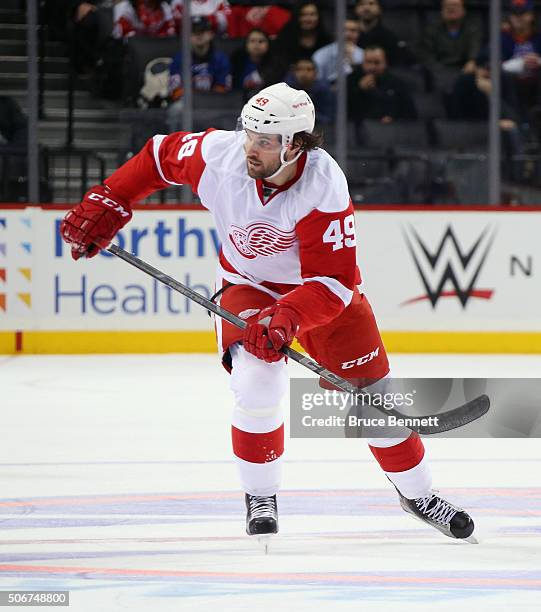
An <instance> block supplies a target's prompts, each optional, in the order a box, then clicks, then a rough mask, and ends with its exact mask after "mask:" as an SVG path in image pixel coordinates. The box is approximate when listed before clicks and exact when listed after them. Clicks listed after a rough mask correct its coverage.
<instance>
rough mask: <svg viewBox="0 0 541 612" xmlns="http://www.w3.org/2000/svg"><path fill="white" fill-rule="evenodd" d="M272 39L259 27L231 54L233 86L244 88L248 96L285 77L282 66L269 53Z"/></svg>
mask: <svg viewBox="0 0 541 612" xmlns="http://www.w3.org/2000/svg"><path fill="white" fill-rule="evenodd" d="M269 49H270V39H269V37H268V35H267V34H266V33H265V32H264V31H263V30H260V29H259V28H254V29H253V30H252V31H251V32H250V33H249V34H248V36H247V38H246V42H245V45H244V47H243V48H242V49H238V50H237V51H235V52H234V53H233V55H232V56H231V66H232V75H233V88H234V89H241V90H244V92H245V93H246V96H247V98H248V97H250V96H251V95H253V93H254V92H255V91H258V90H259V89H262V88H263V87H266V86H267V85H272V83H276V82H278V81H279V80H281V79H282V78H283V73H282V70H281V69H280V66H279V65H278V64H277V63H276V62H275V61H274V59H273V57H272V56H271V54H270V53H269Z"/></svg>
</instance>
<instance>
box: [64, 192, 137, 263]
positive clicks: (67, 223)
mask: <svg viewBox="0 0 541 612" xmlns="http://www.w3.org/2000/svg"><path fill="white" fill-rule="evenodd" d="M131 217H132V212H131V208H130V207H129V206H128V205H127V204H126V203H125V202H123V201H122V200H120V199H119V198H117V197H115V196H113V195H112V194H111V193H110V191H109V189H108V188H107V187H104V186H103V185H96V186H95V187H92V189H90V190H89V191H87V192H86V194H85V196H84V198H83V201H82V202H81V203H80V204H77V206H74V207H73V208H72V209H71V210H70V211H69V212H68V213H67V214H66V216H65V217H64V220H63V221H62V223H61V225H60V234H61V236H62V238H63V240H64V242H67V243H68V244H69V245H71V256H72V257H73V259H75V260H77V259H79V258H80V257H94V255H97V254H98V253H99V251H100V249H105V248H107V247H108V246H109V243H110V242H111V240H112V239H113V238H114V237H115V235H116V233H117V232H118V230H120V229H122V228H123V227H124V226H125V225H126V223H128V221H129V220H130V219H131Z"/></svg>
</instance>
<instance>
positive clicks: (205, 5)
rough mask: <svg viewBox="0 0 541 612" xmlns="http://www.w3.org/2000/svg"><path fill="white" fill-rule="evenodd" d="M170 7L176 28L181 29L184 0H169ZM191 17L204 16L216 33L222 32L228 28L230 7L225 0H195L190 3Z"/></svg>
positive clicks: (179, 30)
mask: <svg viewBox="0 0 541 612" xmlns="http://www.w3.org/2000/svg"><path fill="white" fill-rule="evenodd" d="M171 8H172V10H173V17H174V19H175V24H176V26H177V30H178V32H179V33H180V32H181V31H182V12H183V10H184V0H171ZM190 12H191V16H192V19H193V18H194V17H205V18H206V19H207V20H208V21H209V23H210V25H211V27H212V29H213V31H214V32H215V33H216V34H224V33H225V32H227V29H228V25H229V24H228V22H229V17H230V15H231V7H230V6H229V2H228V1H227V0H196V1H195V2H193V1H192V3H191V5H190Z"/></svg>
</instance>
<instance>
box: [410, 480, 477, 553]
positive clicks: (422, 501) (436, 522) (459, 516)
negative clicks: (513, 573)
mask: <svg viewBox="0 0 541 612" xmlns="http://www.w3.org/2000/svg"><path fill="white" fill-rule="evenodd" d="M398 496H399V497H400V505H401V506H402V508H403V509H404V510H405V511H406V512H408V513H409V514H412V515H413V516H415V517H416V518H418V519H420V520H421V521H423V522H424V523H428V524H429V525H432V527H435V528H436V529H437V530H438V531H441V532H442V533H443V534H445V535H446V536H449V537H450V538H456V539H458V540H468V542H471V543H476V542H477V540H476V539H475V538H474V537H473V536H472V533H473V529H474V523H473V520H472V518H471V516H470V515H469V514H468V513H467V512H465V511H464V510H462V508H457V507H456V506H453V504H451V503H449V502H448V501H446V500H445V499H443V498H442V497H440V496H439V495H438V494H437V491H434V490H433V491H431V492H430V493H429V494H428V495H425V496H424V497H418V498H417V499H407V498H405V497H404V496H403V495H402V494H401V493H400V491H398Z"/></svg>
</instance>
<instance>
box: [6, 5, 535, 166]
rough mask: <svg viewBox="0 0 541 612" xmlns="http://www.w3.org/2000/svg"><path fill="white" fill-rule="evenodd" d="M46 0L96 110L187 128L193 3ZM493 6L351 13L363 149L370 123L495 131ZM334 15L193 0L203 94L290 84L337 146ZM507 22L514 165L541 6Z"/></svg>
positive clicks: (326, 9)
mask: <svg viewBox="0 0 541 612" xmlns="http://www.w3.org/2000/svg"><path fill="white" fill-rule="evenodd" d="M44 3H45V9H46V10H45V15H46V20H47V22H48V26H49V35H50V37H51V38H52V39H53V40H61V41H63V42H65V43H66V48H67V49H69V54H70V56H71V65H72V66H73V70H74V72H75V73H76V74H78V75H80V76H81V77H83V78H84V79H86V82H87V83H90V85H89V87H90V90H91V92H92V93H93V94H94V95H95V96H96V97H97V98H98V99H103V100H110V101H112V103H114V104H116V105H117V106H118V108H119V109H120V108H123V109H129V108H133V109H137V108H139V109H141V108H142V109H148V108H158V109H162V110H163V112H165V113H166V115H167V122H166V123H167V128H168V129H169V130H170V131H172V130H175V129H180V128H181V125H182V114H183V96H184V84H183V81H182V64H183V62H182V51H181V49H182V44H181V42H182V41H181V38H182V30H183V27H182V24H183V17H184V0H44ZM488 6H489V3H488V2H486V3H485V4H483V2H482V0H471V2H468V0H422V2H420V3H415V2H411V0H409V1H408V0H350V1H349V2H348V12H347V16H346V19H345V21H344V23H343V24H342V27H343V31H344V40H345V44H344V57H343V60H342V62H341V65H342V67H343V70H344V73H345V75H346V82H347V108H348V120H349V121H350V123H351V125H353V126H354V128H355V129H354V130H353V132H354V133H355V134H356V139H357V140H356V143H360V142H361V141H362V137H361V136H359V135H360V134H362V133H363V130H365V129H366V128H365V126H366V125H368V124H369V123H370V124H374V123H376V124H379V125H382V126H385V125H387V126H389V125H391V126H395V127H393V129H398V126H399V125H400V124H402V125H403V124H404V123H408V122H410V123H421V124H423V125H424V126H426V129H427V131H428V132H430V129H429V128H430V125H429V124H430V121H431V120H433V119H438V118H441V119H443V120H452V121H468V122H485V123H486V122H487V120H488V118H489V107H490V105H489V99H490V94H491V91H492V75H491V71H490V61H489V58H490V47H489V44H488V40H489V36H488ZM335 8H336V7H335V3H334V2H332V1H330V0H319V1H317V2H314V1H306V0H284V1H282V2H276V3H274V4H262V3H261V1H257V0H255V1H252V2H249V1H246V0H237V1H235V0H229V1H227V0H192V2H191V17H190V19H191V23H190V28H189V29H190V31H191V35H190V48H191V67H192V71H191V72H192V86H193V90H194V91H195V92H206V93H208V94H209V95H213V96H216V97H217V98H219V96H227V95H232V94H230V92H237V94H238V95H239V96H240V97H241V98H242V99H244V100H246V99H248V97H249V96H251V95H253V94H254V93H256V92H257V91H258V90H260V89H262V88H263V87H265V86H267V85H270V84H272V83H276V82H279V81H286V82H287V83H289V84H290V85H292V86H293V87H298V88H302V89H304V90H306V91H307V92H308V93H309V95H310V96H311V97H312V99H313V100H314V103H315V107H316V112H317V116H316V121H317V124H318V126H319V127H320V128H321V129H323V130H324V131H325V135H326V137H327V135H329V137H330V138H326V139H327V142H328V143H329V140H332V135H333V133H334V131H333V125H334V120H335V114H336V79H337V66H338V65H339V63H340V62H338V61H337V60H338V43H337V41H336V39H335V33H336V27H335V23H334V17H335ZM502 16H503V18H502V23H501V35H500V45H501V57H502V64H501V116H500V128H501V131H502V143H503V150H504V155H506V156H515V157H516V156H517V155H518V156H520V155H522V154H524V153H525V152H526V153H534V154H539V153H540V152H541V145H540V143H541V127H540V126H541V112H540V109H541V87H540V84H541V33H540V32H539V31H538V29H537V24H536V15H535V5H534V3H533V2H532V0H504V4H503V13H502ZM224 100H225V97H224ZM227 104H228V102H224V105H227ZM126 116H128V115H126ZM135 123H137V121H136V122H135ZM232 127H233V126H232ZM0 129H2V127H1V126H0ZM423 129H424V128H423ZM4 139H5V140H8V141H9V139H10V135H9V134H7V136H6V135H4ZM415 139H416V135H415V133H414V135H413V140H415ZM410 140H411V138H410ZM421 140H422V139H421ZM139 144H142V143H139ZM330 144H331V146H332V143H330ZM361 144H362V143H361ZM133 150H135V147H134V148H133ZM485 150H486V141H485ZM504 169H505V168H504Z"/></svg>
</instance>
